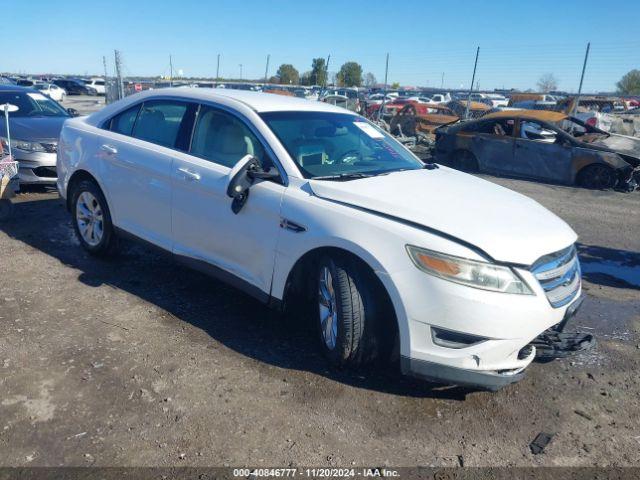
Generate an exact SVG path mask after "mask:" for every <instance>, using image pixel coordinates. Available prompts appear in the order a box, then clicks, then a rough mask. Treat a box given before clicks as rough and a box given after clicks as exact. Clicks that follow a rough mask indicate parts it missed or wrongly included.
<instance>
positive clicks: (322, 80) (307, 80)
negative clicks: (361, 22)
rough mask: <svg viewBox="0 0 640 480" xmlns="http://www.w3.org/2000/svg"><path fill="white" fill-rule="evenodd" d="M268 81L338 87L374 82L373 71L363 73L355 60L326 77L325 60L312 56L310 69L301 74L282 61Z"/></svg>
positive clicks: (357, 85)
mask: <svg viewBox="0 0 640 480" xmlns="http://www.w3.org/2000/svg"><path fill="white" fill-rule="evenodd" d="M268 82H269V83H280V84H286V85H289V84H290V85H323V86H324V85H327V84H329V83H331V84H334V85H336V86H339V87H361V86H363V85H364V86H366V87H372V86H374V85H375V84H376V77H375V76H374V75H373V73H371V72H368V73H366V74H363V71H362V66H361V65H360V64H359V63H357V62H346V63H344V64H343V65H342V66H341V67H340V70H339V71H338V73H337V74H335V75H334V78H331V79H329V78H328V71H327V61H326V60H325V59H324V58H314V59H313V60H312V61H311V70H308V71H306V72H304V73H302V74H300V72H299V71H298V70H297V69H296V68H295V67H294V66H293V65H291V64H290V63H283V64H282V65H280V66H279V67H278V71H277V72H276V74H275V75H274V76H272V77H271V78H269V79H268Z"/></svg>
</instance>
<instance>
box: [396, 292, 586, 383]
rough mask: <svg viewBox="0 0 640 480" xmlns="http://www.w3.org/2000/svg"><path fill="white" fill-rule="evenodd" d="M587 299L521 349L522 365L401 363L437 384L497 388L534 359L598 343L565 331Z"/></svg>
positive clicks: (521, 372) (516, 376) (578, 301)
mask: <svg viewBox="0 0 640 480" xmlns="http://www.w3.org/2000/svg"><path fill="white" fill-rule="evenodd" d="M583 299H584V298H583V297H580V298H578V299H576V300H575V301H574V302H573V303H572V304H571V305H569V307H568V308H567V310H566V312H565V314H564V317H563V319H562V321H561V322H559V323H558V324H556V325H555V326H554V327H551V328H550V329H548V330H545V331H544V332H543V333H541V334H540V335H539V336H538V337H536V338H535V339H534V340H533V341H531V342H530V343H529V344H527V345H525V346H524V347H523V348H522V349H521V350H520V351H519V352H518V359H519V360H521V361H522V365H523V366H522V367H519V368H515V369H510V370H494V371H492V370H471V369H466V368H458V367H454V366H451V365H444V364H440V363H435V362H430V361H426V360H421V359H416V358H409V357H404V356H403V357H401V363H400V366H401V369H402V373H403V374H404V375H409V376H413V377H416V378H420V379H422V380H426V381H430V382H434V383H444V384H451V385H458V386H465V387H473V388H478V389H483V390H489V391H497V390H499V389H501V388H502V387H505V386H507V385H509V384H512V383H516V382H518V381H520V380H521V379H522V378H523V377H524V375H525V368H526V367H527V366H528V365H529V364H530V363H531V361H533V360H534V359H537V360H542V361H550V360H553V359H555V358H564V357H567V356H569V355H571V354H574V353H576V352H578V351H583V350H586V349H589V348H592V347H593V346H594V345H595V340H594V339H593V336H591V335H589V334H579V333H578V334H573V333H564V328H565V326H566V325H567V322H568V321H569V320H570V319H571V318H572V317H573V316H574V315H575V314H576V312H577V311H578V309H579V308H580V306H581V305H582V302H583Z"/></svg>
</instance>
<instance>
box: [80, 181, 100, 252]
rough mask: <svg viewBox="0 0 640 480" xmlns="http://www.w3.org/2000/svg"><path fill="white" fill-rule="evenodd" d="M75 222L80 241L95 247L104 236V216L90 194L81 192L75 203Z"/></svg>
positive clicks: (96, 200) (98, 204)
mask: <svg viewBox="0 0 640 480" xmlns="http://www.w3.org/2000/svg"><path fill="white" fill-rule="evenodd" d="M76 222H77V224H78V231H79V232H80V235H82V239H83V240H84V241H85V242H87V243H88V244H89V245H90V246H92V247H95V246H96V245H98V244H99V243H100V242H101V241H102V237H103V235H104V215H103V212H102V208H101V207H100V203H99V202H98V199H96V197H94V196H93V194H92V193H90V192H86V191H85V192H82V193H81V194H80V195H79V196H78V200H77V203H76Z"/></svg>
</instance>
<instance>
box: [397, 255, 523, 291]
mask: <svg viewBox="0 0 640 480" xmlns="http://www.w3.org/2000/svg"><path fill="white" fill-rule="evenodd" d="M407 252H408V253H409V256H410V257H411V260H413V263H414V264H415V265H416V267H418V268H419V269H420V270H422V271H423V272H426V273H429V274H431V275H435V276H436V277H440V278H443V279H445V280H449V281H450V282H455V283H460V284H462V285H467V286H468V287H474V288H481V289H483V290H491V291H493V292H503V293H516V294H520V295H533V291H532V290H531V288H529V286H528V285H527V284H526V283H525V281H524V280H522V279H521V278H520V276H519V275H518V274H517V273H516V272H515V271H513V270H512V269H511V268H509V267H505V266H501V265H494V264H491V263H486V262H478V261H476V260H469V259H466V258H460V257H454V256H451V255H445V254H444V253H439V252H434V251H431V250H426V249H424V248H420V247H414V246H411V245H407Z"/></svg>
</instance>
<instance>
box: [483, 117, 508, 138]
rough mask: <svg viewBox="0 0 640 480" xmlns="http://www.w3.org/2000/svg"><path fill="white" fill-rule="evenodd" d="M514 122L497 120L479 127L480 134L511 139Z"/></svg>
mask: <svg viewBox="0 0 640 480" xmlns="http://www.w3.org/2000/svg"><path fill="white" fill-rule="evenodd" d="M513 125H514V121H513V120H495V121H492V122H484V123H481V124H480V125H478V127H477V131H478V133H486V134H489V135H494V136H496V137H511V136H512V135H513Z"/></svg>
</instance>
